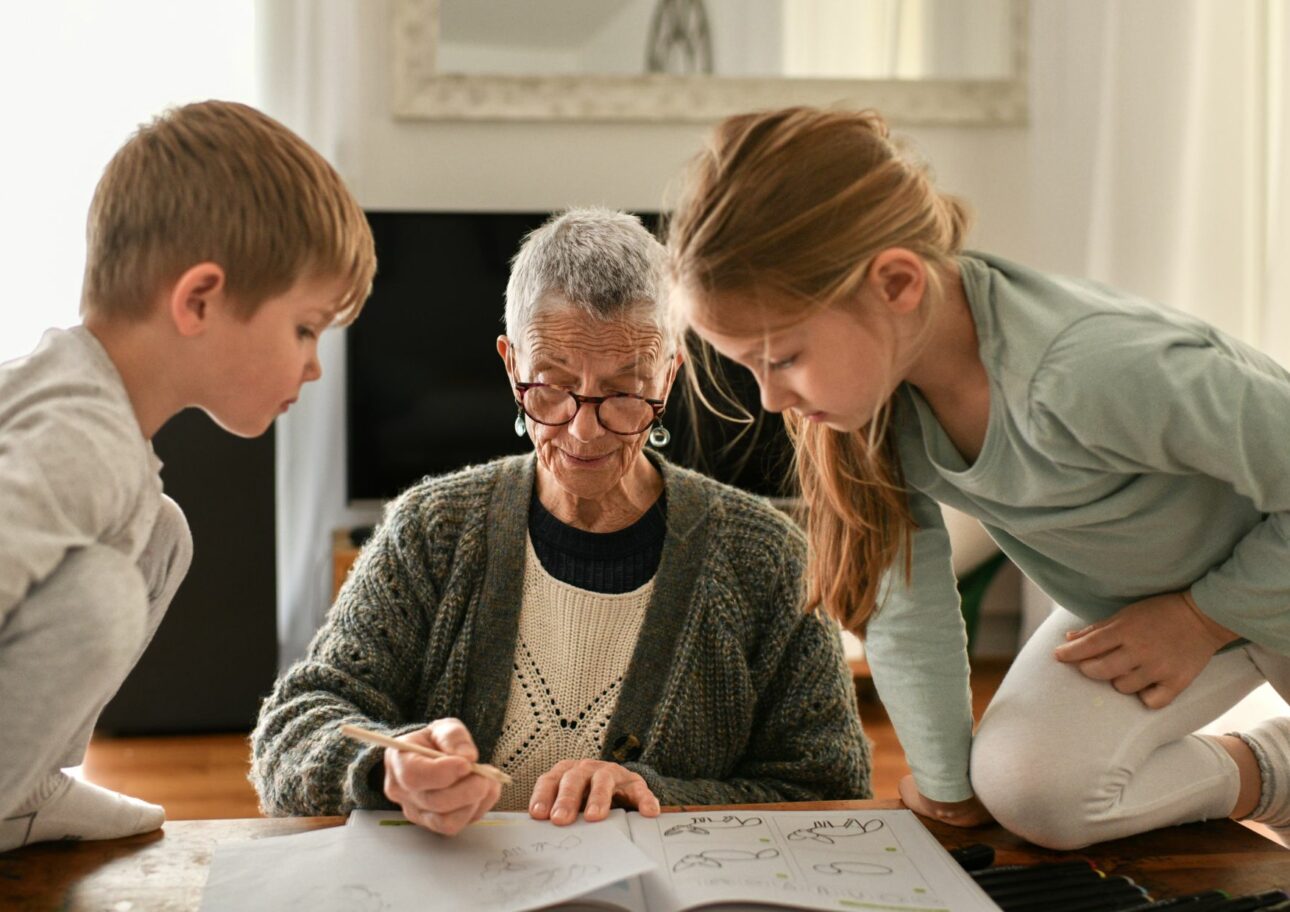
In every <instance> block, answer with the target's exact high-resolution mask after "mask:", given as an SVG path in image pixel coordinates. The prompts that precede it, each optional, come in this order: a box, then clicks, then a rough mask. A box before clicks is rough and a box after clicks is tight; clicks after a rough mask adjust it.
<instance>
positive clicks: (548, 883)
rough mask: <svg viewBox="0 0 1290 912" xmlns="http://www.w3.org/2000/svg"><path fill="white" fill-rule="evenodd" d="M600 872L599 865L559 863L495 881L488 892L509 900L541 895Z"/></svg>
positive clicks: (500, 898)
mask: <svg viewBox="0 0 1290 912" xmlns="http://www.w3.org/2000/svg"><path fill="white" fill-rule="evenodd" d="M599 873H600V867H599V866H598V865H587V864H557V865H552V866H550V867H544V868H535V869H531V870H527V871H521V872H519V873H517V874H513V875H511V876H508V877H506V878H503V879H500V880H496V881H493V882H492V883H491V884H490V885H489V889H488V893H490V894H491V895H492V896H493V897H494V899H496V900H499V901H505V902H508V901H510V900H513V899H515V898H517V897H521V896H541V895H542V894H544V893H551V892H557V891H560V890H563V889H564V888H565V887H567V886H569V885H570V884H577V883H579V882H581V881H584V880H586V879H588V878H590V877H594V876H595V875H597V874H599Z"/></svg>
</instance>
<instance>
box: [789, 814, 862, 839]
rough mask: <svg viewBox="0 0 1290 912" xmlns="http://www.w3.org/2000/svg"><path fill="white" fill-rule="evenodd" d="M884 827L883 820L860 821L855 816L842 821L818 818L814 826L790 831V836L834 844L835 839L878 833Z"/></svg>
mask: <svg viewBox="0 0 1290 912" xmlns="http://www.w3.org/2000/svg"><path fill="white" fill-rule="evenodd" d="M882 828H883V822H882V821H881V820H865V821H860V820H857V819H856V818H854V817H848V818H847V819H846V820H845V821H842V822H841V823H839V822H836V821H831V820H817V821H815V824H814V825H813V826H810V827H806V828H805V829H801V830H794V831H793V832H791V833H789V834H788V838H789V839H790V840H793V841H798V840H804V839H809V840H812V841H814V842H823V843H827V844H828V845H833V843H834V840H837V839H844V838H848V837H852V836H868V835H869V834H870V833H876V832H878V831H879V830H881V829H882Z"/></svg>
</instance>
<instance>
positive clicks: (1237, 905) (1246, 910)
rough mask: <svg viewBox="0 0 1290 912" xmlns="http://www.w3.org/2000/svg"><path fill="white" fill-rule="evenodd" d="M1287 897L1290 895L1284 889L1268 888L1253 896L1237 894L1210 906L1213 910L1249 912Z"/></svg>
mask: <svg viewBox="0 0 1290 912" xmlns="http://www.w3.org/2000/svg"><path fill="white" fill-rule="evenodd" d="M1287 899H1290V895H1287V894H1286V891H1285V890H1268V891H1267V892H1266V893H1256V894H1254V895H1253V896H1238V897H1236V899H1229V900H1228V901H1227V902H1225V903H1222V904H1220V905H1217V906H1213V907H1212V908H1213V909H1214V912H1251V910H1253V909H1265V908H1267V907H1269V906H1275V905H1280V904H1281V903H1284V902H1285V901H1286V900H1287Z"/></svg>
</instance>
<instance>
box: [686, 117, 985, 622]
mask: <svg viewBox="0 0 1290 912" xmlns="http://www.w3.org/2000/svg"><path fill="white" fill-rule="evenodd" d="M968 222H969V218H968V213H967V210H966V207H965V206H964V205H963V203H961V202H960V201H959V200H957V199H955V198H954V197H950V196H947V195H944V194H941V193H939V192H938V191H937V190H936V189H935V187H934V186H933V185H932V182H931V179H930V177H929V175H928V171H927V168H926V166H925V165H924V164H922V163H920V162H917V161H914V160H912V159H911V158H910V157H909V156H908V155H906V154H904V153H903V151H902V150H901V149H900V148H899V147H898V146H897V145H896V144H895V143H894V142H893V140H892V139H891V137H890V135H889V131H888V128H887V125H886V123H885V122H884V121H883V119H882V117H881V116H880V115H878V114H877V113H876V112H873V111H861V112H853V111H826V110H819V109H814V108H788V109H785V110H779V111H767V112H760V113H753V114H744V115H739V116H736V117H731V118H728V119H726V120H725V121H723V122H721V123H720V124H719V125H718V126H717V127H716V129H715V131H714V132H713V134H712V136H711V137H710V140H709V142H708V144H707V147H706V148H705V149H704V150H703V151H702V152H700V153H699V155H698V156H696V157H695V159H694V160H693V162H692V163H691V166H690V168H689V171H688V172H687V175H686V180H685V184H684V186H683V189H682V195H681V198H680V200H679V202H678V205H677V206H676V209H675V211H674V214H673V216H672V219H671V221H670V223H669V226H668V239H667V241H668V254H669V270H670V273H671V278H672V280H673V282H674V284H675V285H676V287H678V288H679V289H682V290H684V291H685V292H686V293H685V294H681V295H673V296H672V299H673V301H674V302H676V301H685V302H689V306H690V308H691V310H690V312H689V313H687V314H684V315H680V316H683V318H685V319H688V320H689V321H690V322H700V323H703V324H705V325H708V326H711V327H713V328H714V329H717V330H718V331H721V330H723V329H725V330H728V331H732V332H735V333H741V332H746V331H747V330H748V328H749V327H750V326H752V325H757V321H758V319H760V321H761V322H760V325H761V326H763V327H768V326H773V325H788V324H792V323H795V322H798V321H800V320H804V319H806V318H807V317H808V316H810V315H811V314H813V313H815V312H817V311H818V310H820V309H822V308H824V307H828V306H830V305H833V304H835V303H837V302H839V301H843V300H847V299H851V298H853V297H854V296H855V295H856V294H857V293H858V292H859V290H860V288H861V286H862V284H863V282H864V278H865V275H866V272H867V270H868V267H869V263H870V262H871V261H872V259H873V257H874V256H876V255H877V254H878V253H880V252H881V251H883V250H885V249H888V248H891V247H902V248H905V249H907V250H910V251H912V252H914V253H915V254H917V255H918V256H920V257H921V258H922V259H923V260H924V261H925V262H926V263H928V264H929V265H930V266H933V267H941V266H945V265H947V264H948V263H949V262H951V261H952V259H953V258H954V257H955V256H957V255H958V253H959V252H960V251H961V249H962V244H963V237H964V235H965V233H966V231H967V227H968ZM927 275H928V297H929V298H930V299H935V298H937V297H939V296H940V294H941V289H940V285H939V282H938V278H937V277H938V269H937V268H929V269H928V270H927ZM925 304H926V302H925ZM925 313H926V309H925ZM705 361H706V359H704V358H695V357H692V358H691V359H690V363H692V364H694V363H705ZM890 415H891V403H890V402H887V403H885V404H884V405H883V406H882V407H881V408H880V409H879V411H878V413H877V414H876V415H874V416H873V419H872V420H871V421H870V422H869V423H868V425H867V426H866V427H864V428H862V429H860V430H857V431H852V432H842V431H836V430H833V429H830V428H828V427H825V426H823V425H818V424H814V423H811V422H806V421H803V420H802V419H801V418H800V417H798V416H796V415H795V414H793V413H792V412H791V411H790V412H786V413H785V414H784V422H785V424H786V426H787V428H788V433H789V436H790V438H791V439H792V441H793V445H794V451H795V463H796V475H797V480H798V484H799V487H800V490H801V494H802V498H803V500H804V502H805V506H806V510H807V520H806V522H807V537H808V540H809V542H810V553H809V558H808V562H807V569H806V576H807V579H806V608H807V609H808V610H813V609H816V608H820V607H823V608H824V609H825V610H827V611H828V612H829V613H830V614H832V615H833V616H834V617H836V618H838V620H839V621H841V622H842V623H843V624H844V625H845V626H846V627H847V628H848V629H850V630H854V631H857V632H863V630H864V629H865V626H866V624H867V623H868V621H869V618H870V617H871V616H872V614H873V613H874V611H875V610H876V609H877V607H878V594H879V590H880V588H881V585H882V580H883V578H884V576H885V575H886V573H887V571H888V570H889V569H890V568H891V567H892V565H893V564H895V563H896V561H897V560H898V559H899V558H900V557H901V556H902V555H903V565H904V572H905V574H906V576H908V574H909V572H910V558H911V554H910V536H911V533H912V531H913V530H914V529H915V528H916V524H915V522H914V520H913V517H912V516H911V515H910V512H909V506H908V501H907V498H906V495H905V490H904V479H903V476H902V474H901V470H900V462H899V459H898V456H897V453H896V450H895V442H894V439H893V437H892V436H891V435H889V434H888V433H887V427H888V423H889V421H890Z"/></svg>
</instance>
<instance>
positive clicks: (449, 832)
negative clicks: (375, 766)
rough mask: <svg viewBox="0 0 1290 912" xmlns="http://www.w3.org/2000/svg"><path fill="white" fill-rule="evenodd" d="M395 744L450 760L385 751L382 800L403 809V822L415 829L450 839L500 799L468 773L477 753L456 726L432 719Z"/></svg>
mask: <svg viewBox="0 0 1290 912" xmlns="http://www.w3.org/2000/svg"><path fill="white" fill-rule="evenodd" d="M398 740H399V741H408V742H411V743H413V744H420V745H422V746H423V747H430V748H433V749H435V750H437V751H443V752H444V753H445V754H454V755H455V756H452V757H442V758H437V759H431V758H430V757H423V756H421V755H420V754H414V753H412V752H411V751H401V750H393V749H392V748H388V747H387V748H386V749H385V797H387V798H389V799H390V800H391V801H393V802H394V803H395V804H397V805H399V807H401V808H403V816H404V817H406V818H407V819H408V820H410V821H411V822H412V823H415V824H416V825H417V826H420V827H425V828H426V829H427V830H431V831H432V832H435V833H442V834H443V835H445V836H455V835H456V834H457V833H459V832H461V831H462V830H463V829H465V828H466V827H467V826H469V825H470V824H472V823H474V822H475V821H476V820H478V819H479V818H480V817H483V816H484V814H486V813H488V811H489V809H491V808H492V806H493V805H495V804H496V803H497V799H498V798H500V797H501V795H502V787H501V785H500V784H498V783H497V782H495V781H493V780H492V779H486V778H484V777H483V776H479V775H476V774H475V773H473V772H471V767H470V765H471V764H472V763H474V762H475V761H477V760H478V759H479V750H478V749H477V748H476V747H475V741H474V739H473V738H471V737H470V732H469V731H467V729H466V726H465V725H463V724H462V723H461V721H459V720H457V719H438V720H436V721H434V722H431V723H430V724H429V725H427V726H426V727H425V728H423V729H421V730H420V731H415V732H411V733H409V734H406V735H403V736H401V737H400V738H399V739H398Z"/></svg>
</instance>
